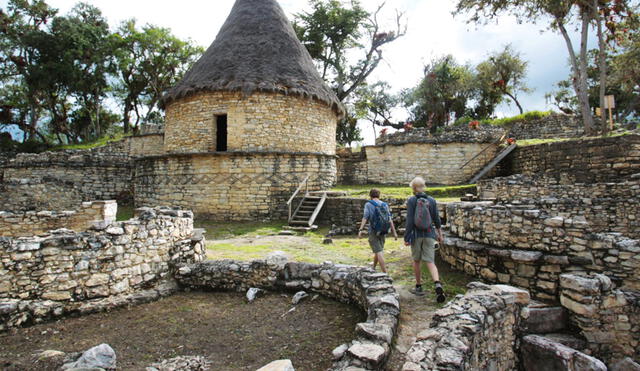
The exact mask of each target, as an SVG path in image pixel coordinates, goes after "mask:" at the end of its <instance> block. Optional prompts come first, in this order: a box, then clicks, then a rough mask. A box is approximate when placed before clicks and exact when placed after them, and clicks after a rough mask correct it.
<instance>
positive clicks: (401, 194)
mask: <svg viewBox="0 0 640 371" xmlns="http://www.w3.org/2000/svg"><path fill="white" fill-rule="evenodd" d="M371 188H378V189H379V190H380V193H381V194H382V196H381V197H382V198H383V199H384V198H387V197H388V198H408V197H411V196H412V195H413V192H412V190H411V187H409V186H408V185H398V186H386V185H375V184H368V185H338V186H335V187H334V188H333V189H332V191H337V192H347V194H348V196H349V197H359V198H369V191H370V190H371ZM476 192H477V191H476V185H475V184H468V185H456V186H443V187H428V188H427V194H429V195H431V196H432V197H434V198H436V199H437V200H441V201H443V200H445V199H447V201H450V200H451V199H453V198H458V199H459V198H460V197H462V196H464V195H465V194H467V193H473V194H475V193H476Z"/></svg>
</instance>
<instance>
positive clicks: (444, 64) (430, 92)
mask: <svg viewBox="0 0 640 371" xmlns="http://www.w3.org/2000/svg"><path fill="white" fill-rule="evenodd" d="M473 80H474V78H473V71H472V70H471V67H469V66H468V65H461V64H458V62H456V60H455V58H454V57H453V56H452V55H447V56H444V57H442V58H439V59H436V60H434V61H432V62H431V64H429V65H428V66H426V67H425V69H424V78H423V79H422V81H420V83H419V84H418V86H417V87H415V88H413V89H410V90H407V91H405V92H404V94H403V95H404V104H405V107H407V109H408V110H409V111H410V114H411V120H412V121H413V126H415V127H427V128H429V129H430V130H431V131H432V132H435V131H436V130H437V129H438V128H439V127H442V126H444V125H446V124H447V123H449V122H451V121H452V119H453V117H454V116H455V118H460V117H462V116H464V115H466V114H468V113H469V109H468V104H469V101H470V99H471V98H472V97H473V95H474V84H473Z"/></svg>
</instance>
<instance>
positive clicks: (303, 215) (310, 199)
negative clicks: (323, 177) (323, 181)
mask: <svg viewBox="0 0 640 371" xmlns="http://www.w3.org/2000/svg"><path fill="white" fill-rule="evenodd" d="M326 200H327V192H309V193H307V194H305V195H304V197H303V198H302V201H300V204H299V205H298V207H297V208H296V210H295V212H293V214H292V215H291V217H290V218H289V226H291V227H303V228H312V227H314V225H313V223H314V222H315V221H316V218H317V217H318V214H320V210H322V207H323V206H324V203H325V202H326Z"/></svg>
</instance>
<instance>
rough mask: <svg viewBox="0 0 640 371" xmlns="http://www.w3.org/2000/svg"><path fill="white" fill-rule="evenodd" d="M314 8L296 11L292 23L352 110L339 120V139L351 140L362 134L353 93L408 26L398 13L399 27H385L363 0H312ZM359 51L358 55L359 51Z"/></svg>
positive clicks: (330, 83) (378, 10) (325, 76)
mask: <svg viewBox="0 0 640 371" xmlns="http://www.w3.org/2000/svg"><path fill="white" fill-rule="evenodd" d="M309 4H310V5H311V11H310V12H306V13H300V14H296V15H295V17H294V21H293V28H294V30H295V32H296V34H297V36H298V39H299V40H300V41H301V42H302V44H303V45H304V46H305V47H306V49H307V50H308V51H309V54H311V57H312V58H313V59H314V60H315V62H316V65H317V67H318V70H319V71H320V75H321V76H322V78H323V79H324V80H325V81H326V82H327V84H329V86H331V88H332V89H333V90H334V91H335V93H336V95H337V96H338V99H339V100H340V101H341V102H342V103H343V104H344V105H345V107H346V108H347V110H348V111H349V113H348V114H347V119H345V120H343V121H341V122H340V123H339V124H338V131H337V138H336V139H337V141H338V143H340V144H348V143H351V142H353V141H357V140H361V139H357V138H360V133H359V130H358V128H357V127H356V126H355V125H353V120H354V119H355V118H356V117H357V116H358V114H357V113H355V112H356V111H357V110H359V109H358V108H356V107H354V104H355V103H354V102H355V101H357V99H354V98H353V95H354V93H356V91H357V90H358V89H359V88H361V87H362V86H365V85H366V82H367V78H368V77H369V75H371V73H372V72H373V71H374V70H375V69H376V68H377V67H378V65H379V64H380V62H381V61H382V47H383V46H384V45H386V44H388V43H391V42H393V41H395V40H396V39H398V38H399V37H401V36H403V35H404V33H405V31H406V29H403V27H402V25H401V17H400V16H398V18H397V29H396V30H395V31H389V32H383V31H382V30H381V26H380V25H379V24H378V21H377V19H378V14H379V13H380V11H381V10H382V8H383V6H384V3H383V5H381V6H380V7H378V9H377V10H376V11H375V12H374V13H373V14H372V13H369V12H368V11H367V10H365V9H364V8H363V7H362V6H361V5H360V2H359V1H358V0H352V1H351V2H348V3H345V2H342V1H339V0H309ZM353 56H358V57H356V59H355V62H354V57H353Z"/></svg>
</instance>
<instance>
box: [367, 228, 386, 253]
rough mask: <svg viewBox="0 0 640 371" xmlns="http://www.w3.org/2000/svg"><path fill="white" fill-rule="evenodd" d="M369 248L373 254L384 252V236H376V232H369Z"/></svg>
mask: <svg viewBox="0 0 640 371" xmlns="http://www.w3.org/2000/svg"><path fill="white" fill-rule="evenodd" d="M369 246H371V251H373V253H374V254H377V253H379V252H382V250H384V235H383V234H381V235H379V236H377V235H376V232H369Z"/></svg>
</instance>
